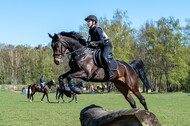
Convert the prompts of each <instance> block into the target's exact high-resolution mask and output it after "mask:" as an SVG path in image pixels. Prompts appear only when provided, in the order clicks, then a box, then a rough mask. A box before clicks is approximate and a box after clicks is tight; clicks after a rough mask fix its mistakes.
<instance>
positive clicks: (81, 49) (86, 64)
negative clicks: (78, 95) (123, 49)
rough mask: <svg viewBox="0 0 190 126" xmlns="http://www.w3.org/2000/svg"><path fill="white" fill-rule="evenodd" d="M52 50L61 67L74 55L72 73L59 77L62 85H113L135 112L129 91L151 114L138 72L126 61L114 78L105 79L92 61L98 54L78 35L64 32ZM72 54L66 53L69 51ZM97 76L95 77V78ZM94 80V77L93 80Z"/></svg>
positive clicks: (71, 66)
mask: <svg viewBox="0 0 190 126" xmlns="http://www.w3.org/2000/svg"><path fill="white" fill-rule="evenodd" d="M49 37H50V38H52V42H51V45H52V49H53V52H54V54H53V56H54V62H55V64H57V65H60V64H61V63H62V62H63V57H64V56H66V55H71V58H70V61H69V66H70V68H71V69H70V70H69V71H68V72H66V73H65V74H63V75H60V76H59V84H62V83H63V79H64V78H67V80H68V82H70V81H71V79H72V78H81V79H83V80H86V81H92V82H107V81H111V82H113V83H114V84H115V86H116V88H117V89H118V90H119V91H120V92H121V93H122V94H123V95H124V97H125V99H126V100H127V101H128V102H129V103H130V105H131V107H132V108H136V103H135V101H134V99H133V98H132V96H131V94H130V91H132V92H133V93H134V94H135V96H136V97H137V98H138V99H139V100H140V103H141V104H142V105H143V106H144V108H145V109H146V110H148V108H147V105H146V102H145V99H144V97H143V96H142V95H141V93H140V92H139V86H138V80H137V74H136V72H135V70H134V69H133V68H132V67H131V65H129V64H128V63H126V62H124V61H119V60H118V61H117V65H118V68H117V70H112V72H113V73H114V77H112V78H107V77H105V72H104V69H103V68H100V69H99V70H98V67H97V66H96V65H95V63H94V60H93V54H94V52H95V51H96V50H94V49H92V48H88V47H86V43H85V42H86V41H85V40H84V39H82V36H80V34H78V33H76V32H69V33H67V32H61V33H59V34H55V35H54V36H52V35H51V34H49ZM67 49H68V50H69V53H65V51H66V50H67ZM94 74H96V75H95V76H93V75H94ZM92 76H93V77H92Z"/></svg>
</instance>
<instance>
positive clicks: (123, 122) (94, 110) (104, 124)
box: [80, 104, 161, 126]
mask: <svg viewBox="0 0 190 126" xmlns="http://www.w3.org/2000/svg"><path fill="white" fill-rule="evenodd" d="M80 121H81V125H82V126H161V125H160V123H159V121H158V119H157V118H156V116H155V115H154V114H153V113H151V112H149V111H147V110H143V109H141V108H136V109H124V110H117V111H112V112H110V111H108V110H106V109H104V108H102V107H100V106H97V105H94V104H93V105H90V106H88V107H86V108H84V109H83V110H82V111H81V113H80Z"/></svg>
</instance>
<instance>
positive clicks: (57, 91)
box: [55, 87, 59, 99]
mask: <svg viewBox="0 0 190 126" xmlns="http://www.w3.org/2000/svg"><path fill="white" fill-rule="evenodd" d="M58 94H59V87H57V89H56V96H55V97H56V99H57V95H58Z"/></svg>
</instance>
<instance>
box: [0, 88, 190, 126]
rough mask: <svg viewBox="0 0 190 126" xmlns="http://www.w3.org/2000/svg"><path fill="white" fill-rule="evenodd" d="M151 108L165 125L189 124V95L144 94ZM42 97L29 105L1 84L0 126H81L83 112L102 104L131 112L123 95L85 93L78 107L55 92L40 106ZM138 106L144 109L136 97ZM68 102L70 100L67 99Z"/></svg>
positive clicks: (22, 97)
mask: <svg viewBox="0 0 190 126" xmlns="http://www.w3.org/2000/svg"><path fill="white" fill-rule="evenodd" d="M143 96H144V97H145V99H146V102H147V105H148V108H149V110H150V111H151V112H153V113H154V114H155V115H156V116H157V118H158V120H159V121H160V123H161V124H162V125H163V126H188V125H190V96H188V93H183V92H175V93H163V94H159V93H151V94H146V93H143ZM41 97H42V94H35V95H34V101H33V102H32V103H30V102H29V100H28V99H27V97H26V95H25V94H21V93H15V92H12V91H7V90H5V89H4V85H2V89H1V90H0V126H1V125H3V126H4V125H11V126H34V125H40V126H59V125H60V126H80V120H79V118H80V111H81V110H82V109H83V108H85V107H86V106H89V105H91V104H96V105H99V106H101V107H103V108H105V109H107V110H109V111H114V110H119V109H130V108H131V107H130V106H129V104H128V102H126V100H125V99H124V97H123V96H122V95H121V94H103V95H100V94H95V95H94V96H92V95H90V94H83V95H79V96H78V101H79V104H76V103H75V102H74V101H73V102H72V103H62V102H61V103H60V104H58V103H57V100H56V99H55V93H50V94H49V99H50V102H51V103H47V99H46V97H45V98H44V102H43V103H41V102H40V99H41ZM133 98H134V99H135V101H136V103H137V107H141V108H143V107H142V105H141V104H140V103H139V101H138V100H137V98H136V97H135V96H134V95H133ZM65 100H66V101H67V102H68V101H69V100H70V98H65Z"/></svg>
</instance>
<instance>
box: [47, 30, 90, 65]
mask: <svg viewBox="0 0 190 126" xmlns="http://www.w3.org/2000/svg"><path fill="white" fill-rule="evenodd" d="M48 34H49V33H48ZM49 37H50V38H52V42H51V46H52V49H53V52H54V54H53V56H54V62H55V64H57V65H60V64H61V63H62V62H63V57H64V56H65V55H71V54H74V53H77V51H76V50H78V49H79V48H81V47H83V46H85V45H86V41H85V40H84V39H83V37H82V36H81V35H80V34H79V33H77V32H61V33H59V34H55V35H54V36H52V35H51V34H49ZM67 49H68V50H69V51H70V54H65V51H66V50H67Z"/></svg>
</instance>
